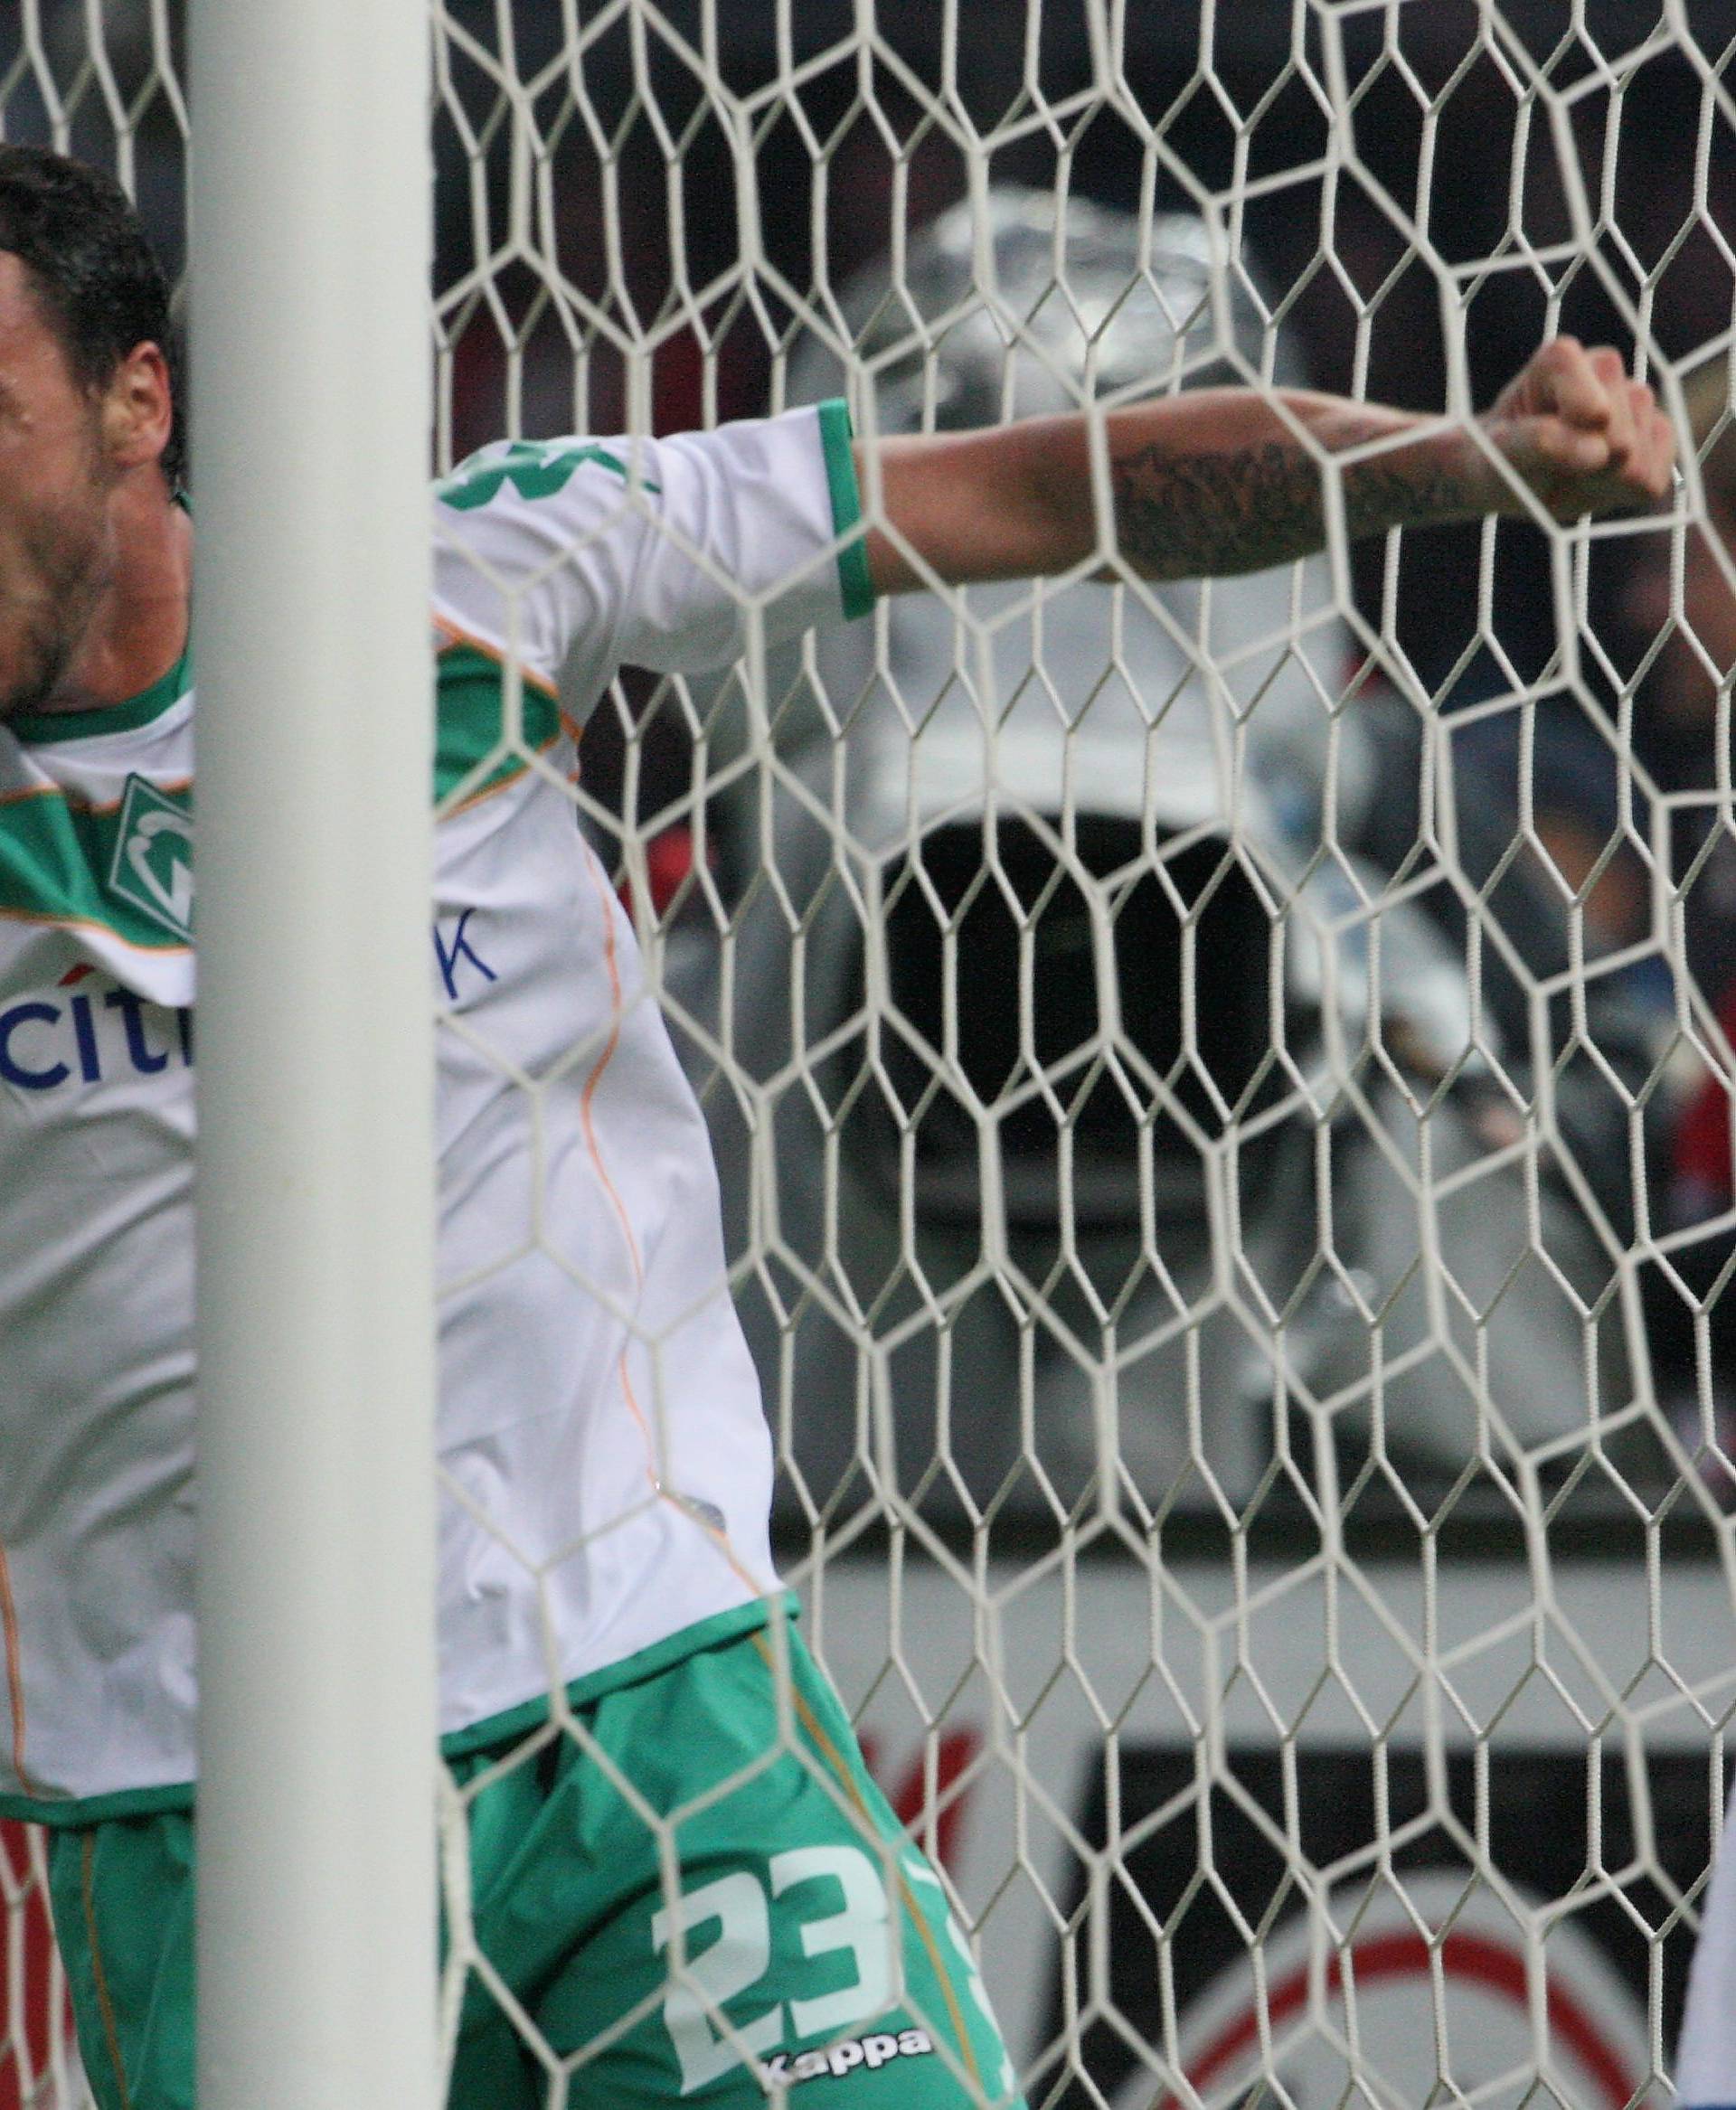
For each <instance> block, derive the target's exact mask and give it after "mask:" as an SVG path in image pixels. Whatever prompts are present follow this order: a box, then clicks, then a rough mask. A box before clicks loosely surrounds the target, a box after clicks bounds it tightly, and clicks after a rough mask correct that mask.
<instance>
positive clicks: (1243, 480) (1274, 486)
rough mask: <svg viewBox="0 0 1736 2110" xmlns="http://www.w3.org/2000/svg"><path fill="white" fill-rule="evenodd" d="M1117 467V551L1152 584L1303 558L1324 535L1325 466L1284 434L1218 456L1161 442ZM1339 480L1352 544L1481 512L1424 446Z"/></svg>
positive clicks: (1363, 465) (1117, 461) (1356, 466)
mask: <svg viewBox="0 0 1736 2110" xmlns="http://www.w3.org/2000/svg"><path fill="white" fill-rule="evenodd" d="M1111 468H1112V474H1113V477H1114V489H1115V518H1116V527H1117V531H1118V537H1119V542H1120V549H1121V553H1122V555H1123V556H1124V557H1126V558H1127V559H1128V560H1130V561H1131V563H1132V564H1133V565H1134V567H1135V569H1136V570H1139V571H1142V572H1144V573H1146V574H1147V575H1148V576H1150V577H1153V578H1157V579H1180V578H1190V577H1199V576H1203V575H1207V574H1222V573H1225V572H1236V571H1259V570H1264V569H1265V567H1266V566H1268V565H1269V564H1283V563H1287V562H1288V561H1289V560H1291V559H1292V558H1296V557H1306V556H1307V555H1309V554H1310V553H1311V552H1312V551H1316V550H1317V549H1319V548H1320V547H1321V545H1322V544H1323V543H1324V542H1325V541H1326V508H1325V502H1324V495H1323V483H1324V479H1323V476H1322V472H1321V467H1320V463H1319V460H1318V458H1317V457H1316V456H1315V455H1314V454H1312V453H1310V452H1309V451H1308V449H1307V448H1306V447H1302V446H1301V445H1299V444H1298V443H1297V441H1295V440H1293V439H1290V438H1283V439H1266V440H1261V441H1257V442H1250V444H1249V445H1247V446H1244V447H1237V448H1235V449H1234V450H1233V451H1227V452H1222V453H1212V454H1186V453H1177V452H1176V451H1175V449H1174V448H1173V447H1169V446H1165V444H1164V442H1163V441H1161V440H1155V441H1152V442H1150V443H1149V444H1147V445H1146V446H1144V447H1136V448H1132V449H1130V450H1128V451H1127V452H1125V453H1122V454H1119V455H1117V456H1116V457H1114V459H1113V461H1112V464H1111ZM1342 474H1343V478H1344V524H1345V528H1346V530H1347V532H1348V533H1349V534H1350V536H1351V538H1352V539H1353V540H1354V539H1355V538H1356V537H1358V536H1361V535H1369V534H1379V533H1382V532H1384V531H1385V530H1386V529H1387V528H1391V527H1402V526H1405V525H1407V524H1408V523H1412V522H1418V521H1442V520H1451V519H1455V518H1462V517H1465V516H1466V515H1467V514H1468V513H1471V512H1472V511H1475V510H1476V509H1477V502H1475V501H1474V500H1473V499H1472V497H1471V495H1470V494H1469V492H1468V490H1467V489H1464V488H1461V479H1460V478H1459V477H1458V476H1455V475H1453V474H1451V473H1450V472H1448V470H1447V469H1446V468H1445V467H1443V466H1441V464H1440V462H1439V459H1437V458H1431V457H1429V454H1428V453H1427V452H1426V451H1425V450H1424V449H1421V448H1416V449H1412V448H1409V447H1407V448H1405V449H1403V450H1401V451H1400V452H1397V453H1392V454H1382V455H1376V456H1374V457H1371V458H1369V459H1365V460H1363V461H1358V462H1355V463H1353V464H1352V465H1350V466H1347V467H1346V468H1345V469H1344V471H1343V472H1342Z"/></svg>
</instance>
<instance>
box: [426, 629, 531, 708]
mask: <svg viewBox="0 0 1736 2110" xmlns="http://www.w3.org/2000/svg"><path fill="white" fill-rule="evenodd" d="M434 627H435V629H436V630H438V631H439V634H440V636H442V637H444V638H445V639H446V643H445V644H444V645H441V646H440V647H439V650H440V651H441V652H446V651H449V650H450V649H451V647H452V646H453V645H468V646H469V647H470V649H471V651H472V652H479V653H481V655H482V656H483V657H484V658H485V659H492V660H493V661H494V663H495V665H496V666H501V667H506V668H509V669H514V670H516V672H517V674H518V678H519V680H520V681H522V682H523V683H524V686H525V687H526V688H527V689H535V690H538V691H539V692H541V693H542V695H544V696H559V694H560V693H561V692H560V690H559V688H558V687H557V686H556V684H555V683H553V682H552V681H550V680H549V679H548V678H547V676H546V675H543V674H533V673H532V672H531V670H530V668H529V667H527V666H526V665H525V664H524V661H523V660H522V659H514V657H513V655H512V654H511V653H510V652H508V651H507V650H506V648H505V645H495V644H492V643H490V641H489V640H488V639H487V638H486V637H478V636H476V633H475V631H473V630H467V629H465V628H464V627H463V626H462V625H461V624H458V623H453V622H448V619H447V618H446V617H444V616H436V617H435V618H434Z"/></svg>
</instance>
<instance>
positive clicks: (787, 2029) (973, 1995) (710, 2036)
mask: <svg viewBox="0 0 1736 2110" xmlns="http://www.w3.org/2000/svg"><path fill="white" fill-rule="evenodd" d="M899 1865H900V1868H901V1872H902V1874H903V1875H904V1877H905V1878H906V1879H907V1880H906V1881H905V1882H904V1883H903V1884H901V1889H902V1891H903V1894H904V1898H905V1900H906V1903H905V1907H904V1909H903V1911H902V1912H901V1914H900V1916H899V1917H900V1919H901V1920H902V1921H905V1922H908V1923H912V1924H907V1925H906V1926H904V1927H903V1928H902V1930H901V1931H902V1933H903V1936H904V1948H905V1955H904V1958H903V1964H904V1968H903V1969H902V1970H901V1969H900V1967H899V1964H900V1960H899V1958H898V1955H897V1954H896V1948H895V1944H896V1941H897V1936H898V1934H899V1932H900V1929H898V1928H897V1927H896V1926H894V1922H893V1916H892V1909H891V1907H890V1905H889V1903H888V1899H887V1895H886V1886H885V1882H884V1880H883V1879H882V1873H881V1870H880V1868H879V1866H878V1865H877V1863H876V1861H875V1860H874V1859H873V1857H871V1856H870V1855H869V1854H868V1853H866V1852H865V1851H863V1849H862V1848H861V1847H858V1846H849V1845H841V1844H826V1845H816V1846H799V1847H792V1848H791V1849H789V1850H788V1851H786V1852H783V1853H777V1854H773V1855H772V1856H771V1858H770V1860H769V1862H768V1863H767V1870H766V1873H767V1881H765V1882H762V1881H761V1880H760V1877H759V1876H758V1875H756V1874H754V1873H752V1872H750V1870H745V1869H739V1870H732V1871H731V1873H730V1874H728V1875H724V1876H721V1877H719V1878H717V1879H714V1880H713V1881H711V1882H708V1883H703V1884H701V1885H699V1886H698V1887H697V1888H696V1889H692V1890H689V1891H687V1892H685V1893H684V1896H683V1897H682V1898H681V1899H680V1901H679V1903H678V1905H677V1906H676V1907H674V1908H673V1909H669V1908H665V1909H664V1910H662V1911H660V1912H658V1913H657V1914H656V1917H654V1919H653V1920H652V1923H651V1940H652V1945H653V1947H654V1948H655V1949H656V1950H657V1951H658V1952H659V1953H666V1954H667V1955H668V1957H669V1968H670V1971H671V1978H670V1983H669V1987H668V1990H667V1992H665V1996H664V2002H663V2019H664V2022H665V2026H666V2028H667V2030H668V2032H669V2037H670V2040H671V2042H672V2043H673V2045H674V2046H675V2057H676V2059H677V2061H678V2062H679V2065H680V2068H681V2092H682V2094H683V2095H684V2096H691V2095H693V2094H694V2093H696V2092H697V2091H698V2090H700V2089H701V2088H703V2087H705V2086H708V2085H709V2084H711V2083H712V2082H715V2081H717V2080H720V2079H722V2077H724V2076H725V2075H726V2074H728V2073H729V2072H730V2071H731V2069H732V2068H735V2067H736V2066H737V2065H738V2064H741V2063H748V2062H752V2063H756V2064H757V2065H758V2067H759V2070H760V2077H761V2078H762V2080H764V2081H765V2082H767V2083H769V2084H773V2085H776V2084H782V2085H783V2086H796V2085H798V2084H799V2083H801V2082H804V2081H807V2080H817V2079H819V2078H820V2077H822V2076H826V2075H830V2076H832V2077H835V2078H837V2077H843V2076H844V2074H846V2073H849V2072H850V2071H852V2069H854V2068H864V2069H865V2070H867V2071H870V2072H872V2071H875V2070H877V2069H878V2068H881V2067H882V2066H885V2065H888V2064H890V2063H891V2062H892V2061H893V2060H898V2061H903V2060H907V2059H910V2058H924V2059H925V2060H926V2059H927V2058H929V2057H930V2056H932V2055H933V2054H934V2051H935V2038H936V2035H937V2033H942V2034H944V2033H946V2024H947V2022H948V2020H949V2019H950V2020H951V2021H952V2022H953V2024H954V2028H955V2029H956V2030H957V2031H958V2034H959V2035H960V2036H961V2037H966V2036H972V2037H975V2038H976V2039H977V2042H976V2043H975V2044H971V2043H969V2042H968V2041H967V2042H966V2043H964V2044H962V2045H961V2046H959V2047H958V2048H956V2049H957V2050H962V2052H963V2060H962V2064H963V2067H964V2068H965V2070H966V2071H967V2072H972V2073H975V2072H977V2070H978V2069H979V2067H980V2065H981V2063H982V2062H981V2060H980V2057H979V2055H980V2053H981V2052H982V2051H983V2050H984V2049H991V2050H992V2054H993V2056H992V2058H990V2059H989V2060H988V2061H987V2065H988V2068H989V2072H988V2073H985V2074H983V2075H982V2076H981V2078H982V2080H983V2081H984V2082H986V2084H987V2086H986V2089H985V2091H984V2092H985V2094H986V2096H987V2098H988V2099H989V2100H991V2101H994V2100H996V2099H1005V2097H1006V2096H1009V2095H1010V2094H1011V2092H1012V2089H1013V2086H1014V2075H1013V2069H1012V2067H1011V2064H1010V2062H1009V2061H1008V2060H1007V2058H1006V2056H1005V2051H1004V2050H1003V2049H1001V2045H1000V2038H999V2032H998V2030H996V2029H995V2019H994V2016H993V2014H992V2012H991V2011H990V2009H989V2006H988V2002H987V1997H986V1993H985V1992H984V1990H983V1985H982V1981H981V1979H980V1977H979V1976H978V1974H977V1967H976V1962H975V1959H974V1958H973V1957H972V1955H971V1953H970V1949H969V1946H968V1945H967V1943H966V1941H965V1938H964V1936H963V1934H962V1933H961V1931H960V1930H959V1928H958V1925H957V1923H956V1921H955V1920H954V1919H953V1917H952V1916H951V1914H950V1913H949V1912H948V1911H947V1909H946V1902H945V1893H944V1891H943V1889H942V1888H941V1885H940V1881H939V1878H938V1877H937V1876H936V1875H935V1874H934V1872H933V1871H932V1870H931V1869H930V1868H929V1865H928V1863H927V1862H926V1861H925V1860H923V1859H922V1857H921V1855H920V1854H919V1853H917V1852H916V1851H914V1850H911V1849H908V1848H907V1849H906V1850H905V1851H903V1853H902V1854H901V1856H900V1862H899ZM822 1886H824V1888H822ZM919 1886H920V1891H921V1893H922V1895H921V1898H920V1901H919V1897H918V1887H919ZM827 1891H829V1892H830V1897H829V1898H828V1897H827V1895H826V1892H827ZM828 1903H829V1904H833V1905H835V1906H836V1907H838V1908H837V1909H834V1910H831V1911H827V1910H826V1909H824V1907H825V1906H826V1904H828ZM774 1923H775V1924H776V1928H777V1932H778V1936H779V1937H780V1938H779V1939H778V1940H774ZM937 1924H938V1926H939V1929H940V1933H941V1938H942V1939H943V1940H944V1942H945V1944H946V1946H947V1949H948V1950H949V1951H950V1956H949V1957H948V1959H947V1960H945V1961H943V1959H942V1955H941V1952H940V1950H939V1945H938V1944H937V1942H936V1939H935V1929H936V1926H937ZM677 1927H679V1930H680V1936H681V1939H680V1941H679V1942H677V1940H676V1930H677ZM712 1928H715V1930H716V1932H715V1934H714V1935H713V1936H712V1939H711V1940H710V1941H709V1942H707V1943H706V1944H705V1945H704V1946H703V1947H697V1945H696V1940H695V1937H697V1938H698V1939H700V1940H703V1937H704V1936H705V1935H706V1933H707V1931H708V1930H709V1929H712ZM792 1932H793V1933H794V1934H795V1935H796V1936H797V1937H798V1941H799V1949H800V1955H799V1957H797V1956H796V1955H792V1954H791V1953H790V1948H791V1943H790V1936H791V1934H792ZM775 1952H781V1953H777V1954H775ZM829 1957H840V1958H846V1959H847V1960H848V1975H847V1977H846V1978H845V1980H844V1983H842V1984H840V1983H838V1982H837V1981H838V1975H839V1965H838V1964H833V1965H832V1966H831V1968H830V1969H829V1970H828V1971H827V1972H826V1973H825V1974H824V1975H825V1981H826V1984H827V1986H828V1987H829V1990H809V1991H807V1992H803V1991H802V1990H801V1988H802V1987H803V1986H804V1985H805V1984H808V1983H811V1981H812V1980H813V1978H814V1977H815V1975H816V1974H815V1973H812V1972H811V1971H809V1970H807V1968H806V1965H807V1964H809V1963H811V1962H814V1961H816V1960H820V1959H825V1958H829ZM937 1979H940V1980H956V1981H958V1982H961V1983H963V1985H964V1986H965V1988H966V1990H967V1995H968V1998H969V2001H970V2004H971V2006H972V2007H973V2008H974V2009H975V2010H976V2012H977V2016H978V2017H979V2018H980V2026H979V2027H978V2029H977V2030H969V2026H968V2024H967V2022H966V2020H965V2017H964V2016H963V2014H962V2013H960V2012H959V2011H958V2003H957V2000H956V1996H955V1995H954V1994H953V1993H952V1990H951V1985H950V1984H949V1983H941V1984H931V1982H933V1981H935V1980H937ZM925 1988H928V1989H931V1992H932V1993H933V1995H934V1996H935V1997H932V1998H926V1997H924V1992H925ZM756 1989H757V1990H758V1991H759V1992H760V2002H766V1999H767V1996H768V1995H769V1994H778V1993H781V1994H782V1995H783V1997H782V1998H772V1999H770V2001H769V2004H762V2005H758V2006H755V2005H750V2003H749V2002H748V2001H747V1999H746V1998H745V1996H747V1995H749V1994H750V1993H751V1992H754V1991H755V1990H756ZM731 2002H740V2003H741V2004H740V2006H737V2007H731ZM932 2008H938V2009H939V2013H936V2012H932V2011H931V2009H932ZM948 2008H950V2009H951V2010H952V2014H951V2016H950V2018H948V2014H947V2012H946V2011H947V2010H948ZM723 2021H727V2025H728V2026H727V2028H721V2027H720V2026H719V2025H720V2023H721V2022H723ZM870 2022H873V2023H878V2024H879V2025H880V2027H879V2028H878V2029H876V2030H872V2031H871V2032H869V2033H868V2034H867V2035H864V2036H862V2037H859V2038H855V2039H852V2038H850V2037H848V2036H847V2035H845V2034H844V2033H845V2032H847V2031H849V2030H852V2029H853V2028H859V2027H860V2026H862V2025H863V2024H866V2023H870ZM814 2039H823V2040H828V2041H826V2042H825V2043H824V2046H823V2048H818V2049H810V2050H805V2051H792V2049H791V2047H792V2046H793V2045H796V2044H800V2043H803V2042H807V2043H809V2044H812V2043H813V2041H814ZM943 2063H946V2064H958V2063H960V2062H959V2061H958V2058H957V2057H956V2055H955V2058H954V2059H953V2060H951V2061H946V2062H943ZM991 2075H992V2078H991ZM937 2078H939V2076H937ZM972 2092H974V2091H972ZM966 2093H967V2089H966V2088H965V2087H964V2086H961V2087H960V2088H959V2089H958V2094H959V2095H960V2096H961V2098H962V2097H963V2096H965V2095H966Z"/></svg>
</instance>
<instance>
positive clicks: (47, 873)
mask: <svg viewBox="0 0 1736 2110" xmlns="http://www.w3.org/2000/svg"><path fill="white" fill-rule="evenodd" d="M146 789H147V793H148V796H150V798H151V799H152V800H153V801H154V802H155V803H156V804H157V805H166V806H173V807H175V808H176V809H178V810H179V811H180V812H181V813H183V814H187V813H190V812H191V811H192V798H191V794H190V793H189V792H188V791H187V789H186V788H185V787H179V788H176V789H174V790H165V789H163V788H162V787H157V786H148V787H146ZM133 817H134V816H133V815H132V810H131V808H130V806H129V805H128V803H127V801H126V800H120V801H118V802H117V803H116V804H115V805H110V806H103V807H99V808H94V809H93V808H91V807H90V806H84V805H72V804H71V803H70V802H69V800H68V799H67V796H66V795H65V793H64V792H61V791H58V790H51V789H49V788H48V787H46V786H44V787H43V788H42V790H41V791H39V792H26V793H25V794H24V795H23V796H19V797H16V798H8V799H6V800H5V801H4V802H0V916H5V917H22V918H24V919H25V920H26V921H29V922H42V923H75V924H95V925H97V926H98V927H99V928H101V929H104V930H107V931H109V932H112V934H113V935H114V936H115V937H118V938H119V939H120V940H121V941H122V943H123V944H126V945H129V946H131V947H134V948H135V949H136V950H137V951H140V952H154V953H162V952H184V951H185V950H186V949H187V940H186V937H185V936H184V934H182V933H178V932H176V931H175V930H174V929H171V928H165V921H164V918H162V917H161V916H154V915H152V914H150V913H149V912H148V910H147V909H146V908H144V907H143V906H142V905H141V903H140V901H139V900H138V898H137V895H136V894H130V893H125V892H120V891H118V890H116V888H115V887H114V886H113V884H112V883H111V875H112V874H113V872H114V871H115V869H116V863H117V859H118V855H119V852H120V849H121V843H122V839H123V837H124V835H125V834H126V833H127V828H128V826H129V825H131V824H132V820H133Z"/></svg>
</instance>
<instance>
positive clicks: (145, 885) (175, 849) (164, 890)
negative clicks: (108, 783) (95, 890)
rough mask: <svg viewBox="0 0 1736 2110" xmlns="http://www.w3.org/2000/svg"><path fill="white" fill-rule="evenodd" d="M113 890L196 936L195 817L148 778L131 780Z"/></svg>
mask: <svg viewBox="0 0 1736 2110" xmlns="http://www.w3.org/2000/svg"><path fill="white" fill-rule="evenodd" d="M109 892H110V893H111V894H115V895H117V896H118V898H119V899H120V900H123V901H126V902H127V903H129V904H130V905H131V906H132V907H133V908H135V909H138V910H139V911H140V913H141V914H142V915H146V916H148V917H149V918H151V920H152V921H153V922H154V923H160V924H161V925H162V926H163V928H164V929H165V930H170V931H173V932H174V933H175V937H180V938H187V939H191V937H192V936H193V816H192V815H190V814H189V813H188V812H187V811H186V809H185V808H184V806H181V805H176V803H175V800H174V799H172V798H170V797H168V796H166V795H165V793H163V792H160V791H158V790H157V789H156V786H155V785H151V784H147V783H146V781H145V779H144V778H143V777H128V778H127V793H126V796H125V797H124V798H123V800H122V801H121V807H120V833H119V834H118V836H117V838H116V841H115V854H114V860H113V862H111V864H110V865H109Z"/></svg>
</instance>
